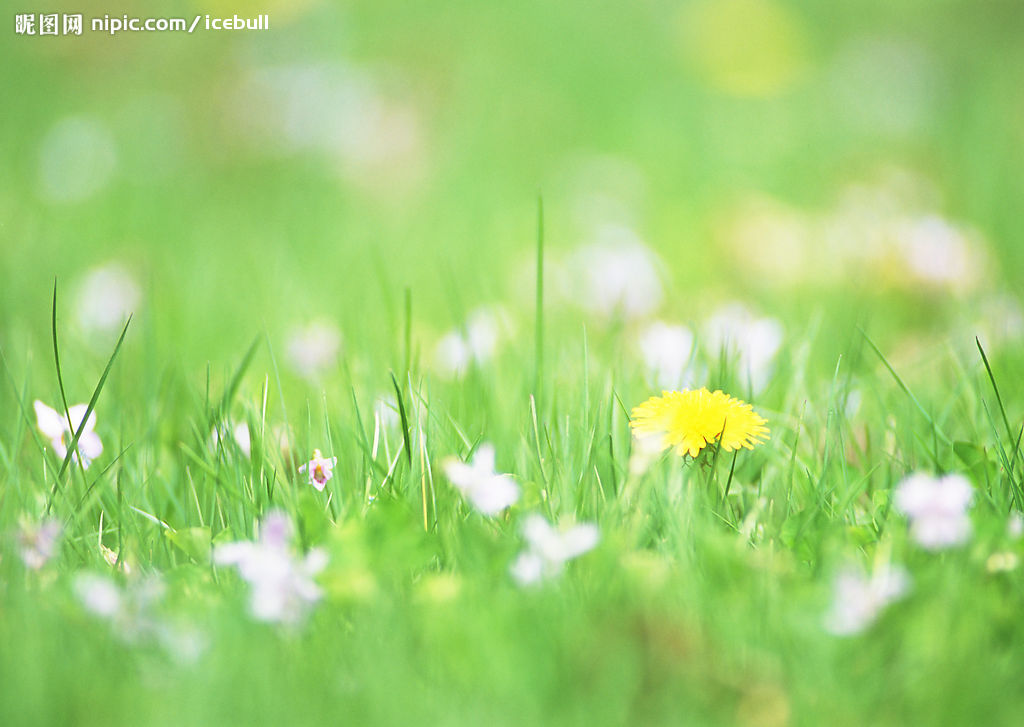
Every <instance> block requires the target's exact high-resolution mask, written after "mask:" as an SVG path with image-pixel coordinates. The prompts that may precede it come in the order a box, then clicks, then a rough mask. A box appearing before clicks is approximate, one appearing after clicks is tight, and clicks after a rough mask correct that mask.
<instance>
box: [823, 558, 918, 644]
mask: <svg viewBox="0 0 1024 727" xmlns="http://www.w3.org/2000/svg"><path fill="white" fill-rule="evenodd" d="M909 588H910V576H909V575H907V572H906V571H905V570H904V569H903V568H900V567H898V566H890V565H884V566H881V567H880V568H878V569H876V570H875V572H874V573H873V574H872V575H871V576H867V575H865V574H864V573H863V572H861V571H859V570H855V569H845V570H843V571H841V572H840V573H839V575H838V576H837V577H836V581H835V591H834V597H833V602H832V608H831V610H830V611H829V613H828V615H827V616H826V617H825V627H826V628H827V629H828V630H829V631H831V632H832V633H833V634H836V635H837V636H849V635H852V634H857V633H860V632H861V631H863V630H864V629H866V628H867V627H868V626H870V625H871V624H872V623H874V621H875V619H876V618H878V615H879V614H880V613H881V612H882V610H883V609H884V608H885V607H886V606H888V605H889V604H890V603H892V602H893V601H896V600H897V599H899V598H901V597H902V596H903V595H904V594H905V593H906V592H907V591H908V590H909Z"/></svg>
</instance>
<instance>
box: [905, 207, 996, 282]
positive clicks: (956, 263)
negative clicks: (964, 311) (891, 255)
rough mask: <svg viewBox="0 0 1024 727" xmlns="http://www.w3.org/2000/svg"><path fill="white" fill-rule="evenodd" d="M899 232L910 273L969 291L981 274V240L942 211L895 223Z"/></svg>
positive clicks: (922, 279) (982, 265)
mask: <svg viewBox="0 0 1024 727" xmlns="http://www.w3.org/2000/svg"><path fill="white" fill-rule="evenodd" d="M895 236H896V240H897V243H898V245H899V247H900V251H901V252H902V254H903V257H904V259H905V261H906V264H907V268H908V269H909V271H910V273H911V274H912V275H913V276H914V277H916V278H918V279H919V280H921V281H923V282H925V283H930V284H932V285H941V286H945V287H948V288H951V289H955V290H960V291H965V290H969V289H970V288H972V287H973V286H974V285H975V283H976V282H977V280H978V278H979V276H980V275H981V272H982V268H983V267H984V260H983V256H982V248H981V246H980V244H979V243H978V242H977V241H976V240H974V239H972V236H971V234H970V233H968V232H966V231H964V230H962V229H961V228H959V227H958V226H956V225H955V224H953V223H951V222H949V221H948V220H945V219H943V218H942V217H939V216H938V215H925V216H922V217H918V218H914V219H910V220H908V221H905V222H902V223H901V224H898V225H896V226H895Z"/></svg>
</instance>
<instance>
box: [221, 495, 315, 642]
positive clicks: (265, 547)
mask: <svg viewBox="0 0 1024 727" xmlns="http://www.w3.org/2000/svg"><path fill="white" fill-rule="evenodd" d="M291 535H292V526H291V522H290V521H289V520H288V516H287V515H285V514H284V513H282V512H279V511H273V512H270V513H268V514H267V516H266V517H265V518H264V519H263V522H262V524H261V526H260V534H259V540H257V541H256V542H237V543H225V544H224V545H218V546H217V547H216V548H215V549H214V551H213V559H214V562H215V563H217V564H218V565H233V566H236V567H237V568H238V572H239V574H240V575H241V576H242V578H243V579H245V580H246V581H247V582H248V583H249V585H250V587H251V589H252V597H251V599H250V601H249V608H250V611H251V613H252V615H253V617H255V618H256V619H258V620H260V621H270V622H280V623H295V622H297V621H299V620H300V619H301V618H302V616H303V615H304V614H305V613H306V611H307V610H308V608H309V607H310V606H311V605H312V604H314V603H316V602H317V601H319V600H320V598H321V596H322V592H321V590H320V588H319V586H317V585H316V583H315V582H314V581H313V577H314V576H315V575H316V574H317V573H319V572H320V571H322V570H323V569H324V567H325V566H326V565H327V554H326V552H324V551H323V550H320V549H314V550H311V551H310V552H309V553H308V554H307V555H306V557H305V558H298V557H296V556H295V555H293V554H292V552H291V549H290V548H289V541H290V539H291Z"/></svg>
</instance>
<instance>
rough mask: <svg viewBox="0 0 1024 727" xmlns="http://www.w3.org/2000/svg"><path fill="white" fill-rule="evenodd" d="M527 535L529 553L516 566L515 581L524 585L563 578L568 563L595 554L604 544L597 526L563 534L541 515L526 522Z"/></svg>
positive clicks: (572, 528) (517, 560)
mask: <svg viewBox="0 0 1024 727" xmlns="http://www.w3.org/2000/svg"><path fill="white" fill-rule="evenodd" d="M523 535H524V536H525V538H526V550H525V551H524V552H523V553H521V554H520V555H519V557H518V558H517V559H516V561H515V563H513V564H512V577H513V578H515V580H516V581H517V582H518V583H520V584H521V585H529V584H531V583H537V582H538V581H541V580H544V579H547V578H553V577H555V576H557V575H559V574H560V573H561V572H562V568H563V567H564V566H565V564H566V562H568V561H570V560H572V559H573V558H576V557H577V556H580V555H583V554H584V553H586V552H587V551H589V550H592V549H593V548H594V547H595V546H596V545H597V543H598V541H599V540H600V533H599V532H598V529H597V526H596V525H594V524H593V523H582V524H580V525H574V526H573V527H571V528H569V529H568V530H564V531H563V530H558V529H557V528H555V527H554V526H552V525H551V523H549V522H548V521H547V520H545V519H544V517H543V516H542V515H537V514H533V515H530V516H529V517H528V518H526V522H525V524H524V526H523Z"/></svg>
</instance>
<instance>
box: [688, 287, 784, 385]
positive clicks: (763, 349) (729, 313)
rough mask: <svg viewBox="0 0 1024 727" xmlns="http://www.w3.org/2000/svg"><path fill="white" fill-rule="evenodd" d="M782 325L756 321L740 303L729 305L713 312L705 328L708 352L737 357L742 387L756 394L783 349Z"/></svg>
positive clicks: (773, 319) (756, 318)
mask: <svg viewBox="0 0 1024 727" xmlns="http://www.w3.org/2000/svg"><path fill="white" fill-rule="evenodd" d="M782 334H783V329H782V324H781V323H779V321H778V320H776V319H775V318H758V317H757V316H755V315H754V314H753V313H751V312H750V311H749V310H748V309H747V308H746V307H745V306H744V305H743V304H742V303H730V304H728V305H725V306H722V307H721V308H719V309H718V310H717V311H715V312H714V313H713V314H712V315H711V317H710V318H708V320H707V322H706V323H705V324H704V335H705V340H706V347H707V349H708V351H709V352H710V353H711V354H713V355H716V354H718V353H723V354H724V355H725V356H726V357H728V358H731V357H733V356H735V357H736V359H735V360H736V368H737V370H738V372H739V375H740V377H741V380H742V381H743V382H744V383H747V381H749V383H750V385H751V387H752V388H753V390H754V391H755V392H758V391H761V390H762V389H764V387H765V386H766V385H767V384H768V382H769V381H770V380H771V376H772V373H773V369H774V365H773V362H774V360H775V354H776V353H778V350H779V347H780V346H781V345H782Z"/></svg>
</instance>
